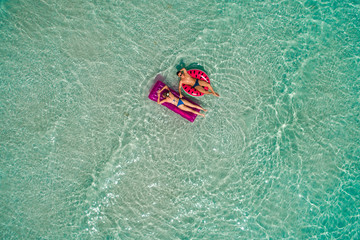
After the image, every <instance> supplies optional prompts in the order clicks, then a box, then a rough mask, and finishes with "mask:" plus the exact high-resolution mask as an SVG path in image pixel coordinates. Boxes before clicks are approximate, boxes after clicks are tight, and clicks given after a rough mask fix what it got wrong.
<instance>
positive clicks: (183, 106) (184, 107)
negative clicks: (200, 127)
mask: <svg viewBox="0 0 360 240" xmlns="http://www.w3.org/2000/svg"><path fill="white" fill-rule="evenodd" d="M182 101H184V100H182ZM179 108H180V109H181V110H184V111H187V112H192V113H195V114H197V115H200V116H203V117H205V115H204V114H202V113H199V112H197V111H195V110H194V109H192V108H189V107H187V106H185V104H182V105H180V106H179Z"/></svg>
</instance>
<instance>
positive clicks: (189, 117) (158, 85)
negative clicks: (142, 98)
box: [149, 74, 200, 122]
mask: <svg viewBox="0 0 360 240" xmlns="http://www.w3.org/2000/svg"><path fill="white" fill-rule="evenodd" d="M163 79H164V77H163V76H161V75H160V74H159V75H157V76H156V77H155V81H156V82H155V84H154V86H153V87H152V88H151V90H150V93H149V99H151V100H153V101H154V102H157V91H158V90H160V89H162V88H163V87H164V86H165V83H163V82H162V81H161V80H163ZM169 89H170V91H171V93H172V94H174V96H175V97H177V98H178V97H179V93H178V92H176V91H175V90H173V89H171V88H170V87H169ZM183 99H186V100H188V101H189V102H191V103H193V104H196V103H194V102H193V101H191V100H189V99H187V98H186V97H183ZM161 100H163V97H162V96H161V95H160V101H161ZM162 105H163V106H165V107H167V108H168V109H170V110H171V111H173V112H175V113H177V114H179V115H180V116H182V117H183V118H185V119H187V120H189V121H190V122H194V120H195V118H196V117H197V115H196V114H194V113H191V112H186V111H183V110H181V109H180V108H178V107H176V106H175V105H173V104H171V103H163V104H162ZM196 105H198V104H196ZM198 106H199V105H198ZM194 110H195V111H197V112H200V110H199V109H194Z"/></svg>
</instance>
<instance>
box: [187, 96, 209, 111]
mask: <svg viewBox="0 0 360 240" xmlns="http://www.w3.org/2000/svg"><path fill="white" fill-rule="evenodd" d="M181 101H183V103H184V104H185V105H186V106H189V107H192V108H196V109H200V110H203V111H204V112H206V111H207V110H206V109H204V108H202V107H200V106H198V105H195V104H192V103H191V102H189V101H188V100H185V99H183V98H182V99H181Z"/></svg>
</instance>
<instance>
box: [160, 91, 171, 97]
mask: <svg viewBox="0 0 360 240" xmlns="http://www.w3.org/2000/svg"><path fill="white" fill-rule="evenodd" d="M162 96H163V98H166V97H168V96H169V91H168V90H165V91H163V93H162Z"/></svg>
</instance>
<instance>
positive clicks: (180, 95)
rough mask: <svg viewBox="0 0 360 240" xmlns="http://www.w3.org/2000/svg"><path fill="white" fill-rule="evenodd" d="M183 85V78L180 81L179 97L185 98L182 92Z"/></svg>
mask: <svg viewBox="0 0 360 240" xmlns="http://www.w3.org/2000/svg"><path fill="white" fill-rule="evenodd" d="M181 86H182V80H180V82H179V97H180V98H183V95H182V94H181Z"/></svg>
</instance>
